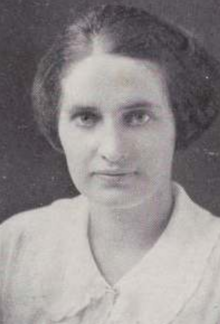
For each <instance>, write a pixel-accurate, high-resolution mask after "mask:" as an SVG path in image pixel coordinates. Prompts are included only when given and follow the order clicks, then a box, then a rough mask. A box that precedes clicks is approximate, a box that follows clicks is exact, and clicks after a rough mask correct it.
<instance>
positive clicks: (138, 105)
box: [120, 101, 159, 110]
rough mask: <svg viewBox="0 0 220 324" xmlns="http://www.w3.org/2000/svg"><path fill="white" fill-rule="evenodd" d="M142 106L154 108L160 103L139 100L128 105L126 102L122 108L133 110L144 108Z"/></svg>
mask: <svg viewBox="0 0 220 324" xmlns="http://www.w3.org/2000/svg"><path fill="white" fill-rule="evenodd" d="M142 107H146V108H149V109H152V108H155V107H159V104H157V103H156V104H155V103H151V102H150V101H137V102H134V103H132V104H128V105H126V104H125V105H123V106H121V107H120V108H121V109H122V110H132V109H135V108H142Z"/></svg>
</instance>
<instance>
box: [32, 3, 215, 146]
mask: <svg viewBox="0 0 220 324" xmlns="http://www.w3.org/2000/svg"><path fill="white" fill-rule="evenodd" d="M97 40H99V44H101V47H102V51H103V52H105V53H109V54H118V55H121V56H127V57H131V58H134V59H141V60H150V61H152V62H155V63H156V64H158V65H159V67H161V68H162V69H163V70H164V71H165V76H166V82H167V86H168V92H169V97H170V103H171V108H172V110H173V113H174V117H175V123H176V134H177V138H176V149H182V148H186V147H187V146H188V145H189V144H190V143H191V142H192V141H193V140H195V139H197V138H198V137H199V136H200V135H201V134H202V133H203V132H204V130H205V129H207V128H208V127H209V126H210V125H211V123H212V122H213V120H214V119H215V118H216V116H217V114H218V112H219V104H220V67H219V63H218V61H217V60H216V59H215V58H213V57H212V56H211V55H210V54H208V53H207V52H206V51H205V49H204V48H203V47H202V46H201V45H200V44H199V43H198V41H197V40H196V39H195V38H194V37H192V36H189V35H188V34H187V33H186V32H184V31H183V30H182V29H180V28H178V27H176V26H173V25H171V24H170V23H168V22H165V21H162V20H161V19H159V18H158V17H156V16H154V15H152V14H150V13H148V12H146V11H144V10H141V9H137V8H133V7H126V6H121V5H120V6H118V5H105V6H101V7H98V8H95V9H93V10H91V11H89V12H88V13H86V14H84V15H83V16H82V17H81V18H79V19H75V18H74V19H73V18H72V19H71V17H70V20H69V21H68V24H67V26H66V27H65V28H64V29H63V31H61V32H60V35H59V36H57V39H56V41H55V43H54V44H53V46H52V47H51V48H50V49H49V51H48V52H47V53H46V55H45V56H44V57H43V58H42V60H41V62H40V64H39V66H38V70H37V73H36V76H35V79H34V83H33V91H32V98H33V108H34V112H35V116H36V119H37V122H38V125H39V127H40V130H41V131H42V133H43V134H44V135H45V136H46V138H47V139H48V140H49V142H50V143H51V144H52V145H53V146H54V147H55V148H57V149H61V144H60V140H59V136H58V119H59V108H60V97H61V86H60V83H61V79H62V77H63V76H64V74H65V71H67V70H68V68H69V67H70V66H72V65H73V64H76V63H77V62H79V61H81V60H83V59H84V58H86V57H88V56H89V55H91V54H92V53H93V51H94V50H95V47H96V46H97V45H96V44H97Z"/></svg>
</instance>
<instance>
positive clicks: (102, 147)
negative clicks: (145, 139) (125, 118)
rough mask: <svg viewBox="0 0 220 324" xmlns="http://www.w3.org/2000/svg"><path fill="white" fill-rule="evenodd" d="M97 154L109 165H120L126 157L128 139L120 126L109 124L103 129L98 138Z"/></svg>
mask: <svg viewBox="0 0 220 324" xmlns="http://www.w3.org/2000/svg"><path fill="white" fill-rule="evenodd" d="M99 154H100V156H101V157H102V158H103V159H104V160H106V161H108V162H109V163H122V162H124V161H125V160H126V159H127V156H128V139H126V138H125V134H124V132H123V130H122V129H121V127H120V125H118V124H113V123H110V124H109V125H105V126H104V127H103V130H102V133H101V134H100V138H99Z"/></svg>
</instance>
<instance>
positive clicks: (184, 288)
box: [49, 185, 220, 324]
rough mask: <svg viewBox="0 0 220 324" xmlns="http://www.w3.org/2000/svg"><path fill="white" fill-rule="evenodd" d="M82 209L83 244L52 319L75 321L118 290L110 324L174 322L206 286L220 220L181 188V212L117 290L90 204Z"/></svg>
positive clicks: (178, 199)
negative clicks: (93, 238) (90, 220)
mask: <svg viewBox="0 0 220 324" xmlns="http://www.w3.org/2000/svg"><path fill="white" fill-rule="evenodd" d="M82 203H83V205H84V206H82ZM74 204H75V203H74ZM76 210H77V213H78V216H77V217H79V219H80V220H81V221H80V224H81V225H80V226H81V227H80V226H79V228H77V235H78V237H79V244H78V247H77V250H76V248H75V247H74V246H70V249H72V251H74V256H73V257H72V261H71V260H70V261H68V262H69V266H68V268H67V272H66V278H65V283H64V285H63V291H62V292H61V293H60V294H59V297H58V298H57V300H56V301H55V302H54V303H53V305H51V307H50V309H49V312H50V315H51V319H52V320H53V321H54V322H59V321H60V320H61V319H64V318H65V317H67V318H70V317H73V318H74V316H75V315H77V313H78V312H80V311H81V310H83V309H85V308H86V307H88V306H89V305H91V303H92V302H94V300H98V299H100V298H102V297H103V296H104V295H105V293H106V291H107V290H111V289H112V291H113V292H114V291H115V290H117V291H118V299H117V302H116V304H115V306H114V309H113V311H112V314H111V317H110V318H109V321H108V322H107V323H108V324H110V323H117V324H119V323H120V324H122V323H126V324H133V321H132V319H133V318H136V320H137V321H138V320H139V322H138V323H141V324H142V323H144V324H145V323H151V324H167V323H169V322H170V321H171V320H172V319H173V318H174V317H175V316H176V314H177V313H178V312H180V310H181V309H182V308H183V307H184V305H185V304H186V302H187V301H188V300H189V298H190V297H191V296H192V294H193V293H194V292H195V290H196V289H197V287H198V285H199V283H200V281H201V278H202V275H203V273H204V270H205V267H206V266H207V263H208V258H209V256H210V254H211V253H212V250H213V248H214V247H215V245H216V244H217V240H218V237H219V235H220V222H219V219H218V218H215V217H213V216H211V215H210V214H209V213H208V212H207V211H205V210H204V209H202V208H200V207H199V206H197V205H196V204H195V203H193V202H192V201H191V200H190V199H189V197H188V196H187V195H186V193H185V192H184V190H183V189H182V188H181V187H180V186H179V185H175V207H174V211H173V215H172V217H171V220H170V223H169V225H168V226H167V228H166V230H165V231H164V233H163V234H162V236H161V237H160V239H159V240H158V242H157V243H156V244H155V245H154V247H153V248H152V249H151V250H150V252H148V254H147V255H146V256H145V257H144V259H142V261H141V262H140V263H139V264H138V265H137V266H135V267H134V269H133V270H131V271H130V272H129V273H128V274H127V275H125V276H124V277H123V278H122V279H121V280H120V281H119V282H118V283H117V284H116V285H115V286H114V287H113V288H111V287H110V286H109V285H108V283H107V282H106V281H105V279H104V278H103V277H102V276H101V274H100V272H99V270H98V268H97V266H96V264H95V261H94V259H93V257H92V254H91V250H90V247H89V243H88V239H87V231H86V230H85V228H87V215H88V205H87V204H86V203H85V200H82V199H81V200H80V199H78V207H77V209H76ZM80 235H82V237H81V238H80ZM76 260H77V262H76ZM131 312H132V313H131ZM107 323H106V324H107Z"/></svg>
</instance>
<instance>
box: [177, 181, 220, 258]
mask: <svg viewBox="0 0 220 324" xmlns="http://www.w3.org/2000/svg"><path fill="white" fill-rule="evenodd" d="M174 189H175V190H174V192H175V206H174V212H173V214H174V222H173V223H174V224H175V228H176V229H177V232H178V236H179V237H181V238H182V240H183V241H184V242H185V244H186V246H188V248H189V249H190V250H192V249H194V248H196V249H195V251H196V253H197V254H200V255H201V254H203V255H204V254H205V253H207V258H209V257H211V255H215V256H216V255H219V258H220V217H218V216H216V215H213V214H212V213H211V212H209V211H208V210H206V209H205V208H203V207H201V206H200V205H198V204H197V203H195V202H194V201H193V200H192V199H191V198H190V197H189V196H188V194H187V193H186V191H185V190H184V189H183V188H182V187H181V186H180V185H178V184H175V185H174ZM213 253H214V254H213ZM219 260H220V259H219Z"/></svg>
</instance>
